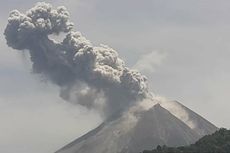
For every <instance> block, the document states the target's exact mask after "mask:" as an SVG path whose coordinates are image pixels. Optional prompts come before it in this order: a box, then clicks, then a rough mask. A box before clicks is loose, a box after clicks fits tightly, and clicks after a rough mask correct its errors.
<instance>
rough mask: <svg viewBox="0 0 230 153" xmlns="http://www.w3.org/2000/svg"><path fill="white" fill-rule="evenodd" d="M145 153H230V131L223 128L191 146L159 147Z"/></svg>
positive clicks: (144, 152)
mask: <svg viewBox="0 0 230 153" xmlns="http://www.w3.org/2000/svg"><path fill="white" fill-rule="evenodd" d="M143 153H230V130H227V129H224V128H221V129H220V130H218V131H216V132H215V133H213V134H212V135H207V136H204V137H203V138H201V139H200V140H198V141H197V142H196V143H195V144H192V145H190V146H181V147H167V146H157V148H156V149H154V150H151V151H148V150H145V151H143Z"/></svg>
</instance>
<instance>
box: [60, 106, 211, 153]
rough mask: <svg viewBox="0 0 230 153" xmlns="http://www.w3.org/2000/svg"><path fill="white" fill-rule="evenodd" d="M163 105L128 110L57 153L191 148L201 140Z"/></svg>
mask: <svg viewBox="0 0 230 153" xmlns="http://www.w3.org/2000/svg"><path fill="white" fill-rule="evenodd" d="M162 105H163V104H160V103H157V104H155V105H154V106H153V107H152V108H150V109H148V110H145V111H142V112H140V113H130V111H128V112H127V113H125V114H124V115H123V116H121V117H118V118H116V119H113V120H109V121H106V122H104V123H102V124H101V125H100V126H99V127H98V128H96V129H95V130H92V131H91V132H89V133H87V134H86V135H84V136H82V137H80V138H79V139H77V140H75V141H73V142H72V143H70V144H69V145H67V146H66V147H64V148H63V149H61V150H59V151H57V152H56V153H134V152H140V151H143V150H144V149H152V148H154V147H156V146H157V145H167V146H181V145H188V144H192V143H194V142H195V141H197V140H198V139H199V138H200V137H201V136H200V135H199V134H198V133H197V132H196V130H194V129H192V128H190V127H189V126H188V125H187V124H185V123H184V122H183V121H182V120H180V119H179V118H177V117H176V116H175V115H173V114H172V113H171V112H170V111H169V110H167V109H165V108H164V107H163V106H162ZM190 113H191V114H192V113H193V112H190ZM196 117H197V118H199V116H196ZM198 120H199V119H198ZM200 121H201V123H200V124H206V123H203V122H206V120H200ZM204 128H205V127H204ZM213 132H214V131H213Z"/></svg>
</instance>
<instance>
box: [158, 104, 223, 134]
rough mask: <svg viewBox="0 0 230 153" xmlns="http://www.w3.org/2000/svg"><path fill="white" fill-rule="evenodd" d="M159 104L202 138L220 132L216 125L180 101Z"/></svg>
mask: <svg viewBox="0 0 230 153" xmlns="http://www.w3.org/2000/svg"><path fill="white" fill-rule="evenodd" d="M159 103H160V104H161V105H162V107H164V108H165V109H167V110H168V111H170V112H171V113H172V114H173V115H174V116H176V117H177V118H179V119H180V120H182V121H183V122H184V123H185V124H187V125H188V126H189V127H190V128H191V129H193V130H195V131H196V132H197V133H198V134H199V135H200V136H201V137H202V136H204V135H207V134H211V133H214V132H215V131H216V130H218V128H217V127H216V126H215V125H213V124H212V123H210V122H209V121H207V120H206V119H204V118H203V117H202V116H200V115H198V114H197V113H195V112H194V111H192V110H191V109H189V108H187V107H185V106H184V105H182V104H181V103H179V102H178V101H160V102H159Z"/></svg>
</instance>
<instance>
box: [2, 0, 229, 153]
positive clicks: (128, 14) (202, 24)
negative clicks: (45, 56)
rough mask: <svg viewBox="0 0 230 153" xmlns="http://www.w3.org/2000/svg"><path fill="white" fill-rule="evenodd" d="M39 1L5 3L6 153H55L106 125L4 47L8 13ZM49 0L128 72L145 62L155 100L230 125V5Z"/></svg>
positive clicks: (213, 1) (167, 0) (195, 0)
mask: <svg viewBox="0 0 230 153" xmlns="http://www.w3.org/2000/svg"><path fill="white" fill-rule="evenodd" d="M35 2H37V1H34V0H8V1H1V5H0V11H1V13H0V31H1V35H0V43H1V45H0V46H1V52H0V78H1V79H0V121H1V126H0V152H4V153H14V152H25V153H30V152H33V153H48V152H52V151H55V150H56V149H58V148H59V147H60V146H63V145H64V144H66V143H68V142H69V141H71V140H73V139H75V138H76V137H77V136H80V135H82V134H83V133H85V132H87V131H88V130H90V129H92V128H94V127H95V126H96V125H97V124H99V123H100V118H99V116H98V115H96V113H95V112H93V111H88V110H86V109H84V108H81V107H80V106H76V107H72V106H71V104H67V103H65V102H64V101H63V100H62V99H60V98H59V96H58V87H56V86H54V85H52V84H49V83H45V82H44V81H42V79H41V78H40V77H39V76H36V75H34V74H32V73H31V64H30V62H29V59H28V58H27V57H28V55H27V54H26V53H25V54H20V53H19V52H18V51H15V50H13V49H11V48H9V47H8V46H7V45H6V42H5V39H4V36H3V31H4V28H5V26H6V23H7V18H8V14H9V11H11V10H12V9H18V10H20V11H25V10H27V9H28V8H30V7H31V6H33V5H34V3H35ZM47 2H51V3H52V4H53V5H55V6H57V5H65V6H66V7H67V8H68V10H69V12H70V13H71V18H72V21H73V22H74V23H75V29H76V30H79V31H81V32H82V34H83V35H84V36H86V38H87V39H89V40H91V41H92V42H93V43H94V44H99V43H103V44H108V45H109V46H111V47H112V48H114V49H116V50H117V51H118V52H119V54H120V57H122V58H123V59H124V60H125V61H126V63H127V65H129V66H130V67H135V66H136V65H137V63H138V62H139V63H141V64H144V65H146V66H147V68H146V67H144V68H143V67H141V70H140V71H142V72H143V73H144V74H145V75H146V76H147V77H148V80H149V86H150V88H151V90H152V91H153V92H154V93H155V94H156V95H160V96H165V97H167V98H168V99H171V100H178V101H179V102H181V103H182V104H184V105H185V106H187V107H189V108H191V109H192V110H194V111H195V112H197V113H198V114H201V115H202V116H203V117H205V118H206V119H208V120H209V121H211V122H212V123H214V124H215V125H217V126H219V127H227V128H229V127H230V118H229V106H230V104H229V91H230V80H229V78H230V70H229V65H230V60H229V59H230V43H229V42H230V2H229V1H227V0H220V1H217V0H203V1H201V0H193V1H184V0H174V1H172V0H143V1H139V0H116V1H113V0H49V1H47ZM146 57H151V58H146ZM137 67H138V66H137ZM139 68H140V66H139ZM12 146H14V147H12Z"/></svg>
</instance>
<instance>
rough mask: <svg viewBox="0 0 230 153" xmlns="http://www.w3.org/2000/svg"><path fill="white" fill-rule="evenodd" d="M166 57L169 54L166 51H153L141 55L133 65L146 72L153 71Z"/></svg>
mask: <svg viewBox="0 0 230 153" xmlns="http://www.w3.org/2000/svg"><path fill="white" fill-rule="evenodd" d="M166 57H167V54H166V53H164V52H159V51H152V52H150V53H147V54H144V55H143V56H141V57H140V59H139V60H138V61H137V62H136V64H135V65H134V66H133V67H134V68H135V69H138V70H140V71H142V72H144V73H153V72H155V70H156V68H157V67H158V66H160V65H161V64H162V62H163V61H164V60H165V59H166Z"/></svg>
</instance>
